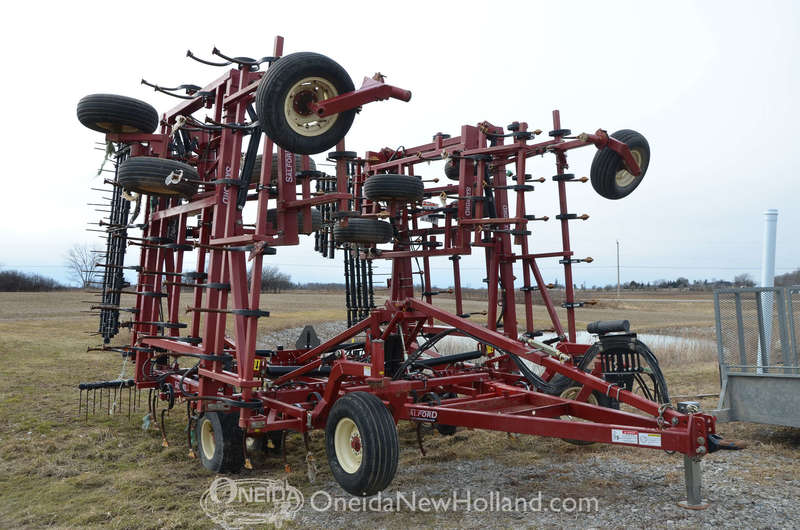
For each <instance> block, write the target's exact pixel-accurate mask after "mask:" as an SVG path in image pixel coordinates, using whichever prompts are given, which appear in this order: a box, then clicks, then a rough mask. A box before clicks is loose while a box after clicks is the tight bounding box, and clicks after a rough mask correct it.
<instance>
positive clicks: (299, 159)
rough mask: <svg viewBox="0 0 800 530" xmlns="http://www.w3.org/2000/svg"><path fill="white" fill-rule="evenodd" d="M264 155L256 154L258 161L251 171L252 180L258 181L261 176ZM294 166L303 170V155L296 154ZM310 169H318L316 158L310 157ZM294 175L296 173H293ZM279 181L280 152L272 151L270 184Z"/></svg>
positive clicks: (298, 169)
mask: <svg viewBox="0 0 800 530" xmlns="http://www.w3.org/2000/svg"><path fill="white" fill-rule="evenodd" d="M261 158H262V156H261V155H258V156H256V161H255V163H254V164H253V172H252V173H250V182H256V181H258V179H259V177H261V162H262V160H261ZM294 168H295V172H297V171H302V168H303V155H297V154H296V155H294ZM308 169H309V171H316V170H317V164H316V163H314V160H313V159H311V158H309V159H308ZM292 177H294V175H292ZM277 182H278V153H272V172H271V173H270V184H271V185H273V186H274V185H275V184H276V183H277Z"/></svg>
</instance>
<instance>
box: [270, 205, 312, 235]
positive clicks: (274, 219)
mask: <svg viewBox="0 0 800 530" xmlns="http://www.w3.org/2000/svg"><path fill="white" fill-rule="evenodd" d="M304 220H305V219H304V216H303V211H302V210H300V211H299V212H297V231H298V233H300V234H310V233H312V232H316V231H317V230H319V229H320V227H321V226H322V213H321V212H320V211H319V210H317V209H316V208H311V232H304V231H303V226H304V225H303V221H304ZM267 223H269V224H270V225H272V227H273V228H275V229H277V228H278V210H275V209H274V208H273V209H271V210H267Z"/></svg>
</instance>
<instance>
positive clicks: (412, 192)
mask: <svg viewBox="0 0 800 530" xmlns="http://www.w3.org/2000/svg"><path fill="white" fill-rule="evenodd" d="M364 196H365V197H366V198H367V199H369V200H371V201H402V202H419V201H421V200H422V199H423V197H425V184H423V183H422V180H421V179H420V178H419V177H415V176H414V175H392V174H387V173H379V174H377V175H371V176H369V177H367V180H366V182H364Z"/></svg>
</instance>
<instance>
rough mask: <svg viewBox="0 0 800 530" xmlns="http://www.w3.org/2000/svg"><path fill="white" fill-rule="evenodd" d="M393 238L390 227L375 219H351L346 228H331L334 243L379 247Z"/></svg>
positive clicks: (392, 231)
mask: <svg viewBox="0 0 800 530" xmlns="http://www.w3.org/2000/svg"><path fill="white" fill-rule="evenodd" d="M392 237H394V230H393V229H392V225H391V224H389V223H387V222H385V221H379V220H377V219H358V218H353V219H349V220H348V221H347V226H342V225H339V224H337V225H336V226H334V227H333V239H334V241H342V242H345V243H360V244H362V245H379V244H381V243H388V242H389V241H391V240H392Z"/></svg>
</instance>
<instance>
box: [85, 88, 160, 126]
mask: <svg viewBox="0 0 800 530" xmlns="http://www.w3.org/2000/svg"><path fill="white" fill-rule="evenodd" d="M78 120H79V121H80V122H81V123H82V124H83V125H85V126H86V127H88V128H89V129H92V130H93V131H97V132H101V133H145V134H150V133H152V132H154V131H155V130H156V128H157V127H158V121H159V120H158V112H157V111H156V109H154V108H153V107H152V105H150V104H149V103H145V102H144V101H139V100H138V99H134V98H129V97H127V96H117V95H116V94H91V95H89V96H86V97H84V98H81V100H80V101H79V102H78Z"/></svg>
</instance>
